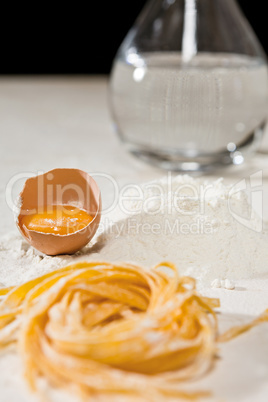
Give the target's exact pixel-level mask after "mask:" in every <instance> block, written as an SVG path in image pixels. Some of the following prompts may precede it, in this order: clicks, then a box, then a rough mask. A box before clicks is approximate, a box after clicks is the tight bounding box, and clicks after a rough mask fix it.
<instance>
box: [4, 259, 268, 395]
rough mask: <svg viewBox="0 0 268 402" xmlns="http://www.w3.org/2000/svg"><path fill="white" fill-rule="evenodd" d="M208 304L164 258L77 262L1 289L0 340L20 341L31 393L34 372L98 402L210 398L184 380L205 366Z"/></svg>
mask: <svg viewBox="0 0 268 402" xmlns="http://www.w3.org/2000/svg"><path fill="white" fill-rule="evenodd" d="M2 295H5V292H2ZM215 307H219V300H218V299H210V298H205V297H201V296H200V295H198V293H197V291H196V289H195V280H194V279H193V278H189V277H181V276H179V274H178V272H177V269H176V267H175V266H174V265H172V264H171V263H169V262H163V263H162V264H160V265H158V266H156V267H155V268H154V269H151V270H148V271H146V270H144V269H142V268H141V267H138V266H135V265H131V264H118V265H117V264H111V263H106V262H83V263H78V264H74V265H70V266H67V267H65V268H62V269H59V270H57V271H54V272H52V273H50V274H47V275H44V276H42V277H39V278H37V279H34V280H32V281H29V282H27V283H25V284H23V285H20V286H17V287H14V288H9V289H8V292H7V294H6V295H5V296H4V299H3V300H2V302H1V303H0V346H2V347H6V346H8V345H10V344H11V343H14V342H16V343H17V344H18V348H19V351H20V353H21V356H22V358H23V361H24V365H25V371H26V378H27V380H28V382H29V384H30V385H31V387H32V388H33V389H35V388H36V381H37V378H38V376H40V375H41V376H45V377H46V378H47V380H48V381H49V382H50V383H51V384H53V385H56V386H59V387H62V388H67V387H68V386H69V385H70V384H72V386H75V387H76V388H77V393H78V394H82V395H86V396H87V397H92V398H93V400H94V398H95V399H96V400H98V401H107V400H109V401H112V400H113V398H115V399H114V400H116V401H120V400H121V399H120V398H122V400H123V401H132V400H133V401H134V400H135V401H152V400H153V401H155V402H157V401H173V400H174V401H175V400H176V401H178V400H185V399H188V400H195V399H197V398H200V397H202V396H207V395H208V394H207V393H202V392H189V391H187V390H185V388H184V386H185V383H186V382H187V381H188V380H192V379H194V378H196V377H198V376H200V375H201V374H203V373H204V372H206V371H207V370H208V369H209V368H210V367H211V366H212V364H213V361H214V357H215V353H216V349H217V336H218V331H217V318H216V314H215V311H214V308H215ZM266 318H267V317H266ZM253 325H255V324H253ZM239 331H240V332H243V330H241V328H240V329H239V330H238V332H236V333H239ZM236 333H235V332H234V333H230V334H229V335H228V334H227V338H228V337H229V338H232V337H234V336H235V335H236ZM222 340H224V337H223V339H222ZM89 399H90V398H89Z"/></svg>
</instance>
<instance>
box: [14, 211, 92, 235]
mask: <svg viewBox="0 0 268 402" xmlns="http://www.w3.org/2000/svg"><path fill="white" fill-rule="evenodd" d="M92 219H93V218H92V216H91V215H89V214H88V213H87V212H86V211H84V210H83V209H79V208H77V207H74V206H71V205H52V206H48V207H46V210H45V211H44V212H43V211H42V213H37V214H33V215H25V216H24V217H23V218H22V220H21V223H22V225H25V226H26V228H27V229H29V230H34V231H36V232H42V233H53V234H58V235H67V234H70V233H74V232H77V231H78V230H81V229H84V228H85V227H86V226H87V225H88V224H89V223H90V222H91V221H92Z"/></svg>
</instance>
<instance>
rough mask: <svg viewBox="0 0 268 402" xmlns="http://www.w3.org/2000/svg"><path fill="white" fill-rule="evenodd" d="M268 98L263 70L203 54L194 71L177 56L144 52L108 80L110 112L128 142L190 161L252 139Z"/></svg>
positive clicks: (235, 58) (252, 62) (242, 60)
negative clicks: (186, 157) (181, 156)
mask: <svg viewBox="0 0 268 402" xmlns="http://www.w3.org/2000/svg"><path fill="white" fill-rule="evenodd" d="M136 56H137V55H136ZM129 60H131V62H129ZM267 92H268V82H267V66H266V64H264V63H262V62H260V61H259V60H257V59H253V58H250V57H247V56H240V55H229V54H218V55H213V54H205V53H204V54H202V53H201V54H200V55H197V56H196V57H195V58H194V62H192V64H191V65H190V66H189V65H187V66H184V65H183V63H182V61H181V56H180V55H178V54H174V53H164V52H163V53H152V54H143V55H141V56H139V57H132V58H131V57H129V58H128V62H126V61H125V60H120V59H119V60H118V61H117V62H116V64H115V65H114V68H113V72H112V78H111V105H112V112H113V116H114V120H115V122H116V126H117V129H118V131H119V133H120V135H121V137H122V139H123V140H124V142H126V143H128V144H133V145H134V146H135V147H137V148H139V147H140V148H141V149H148V150H152V151H153V152H156V153H157V152H158V150H159V152H162V153H163V151H164V152H165V153H166V154H168V153H169V154H175V153H176V152H177V153H178V154H181V155H186V156H188V157H189V158H190V159H191V158H192V159H194V156H195V155H200V154H217V153H223V152H234V151H236V150H237V149H242V148H243V146H244V145H245V144H247V145H248V143H249V142H250V141H251V140H250V139H251V137H252V141H253V139H254V138H253V137H254V135H253V133H256V130H258V128H260V127H261V126H262V125H263V124H264V123H265V121H266V117H267Z"/></svg>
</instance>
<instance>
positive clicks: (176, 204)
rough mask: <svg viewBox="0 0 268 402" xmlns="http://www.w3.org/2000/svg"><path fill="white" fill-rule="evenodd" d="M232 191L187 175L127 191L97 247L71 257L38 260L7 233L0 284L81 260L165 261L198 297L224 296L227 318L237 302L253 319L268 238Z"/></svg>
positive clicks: (106, 220) (262, 289)
mask: <svg viewBox="0 0 268 402" xmlns="http://www.w3.org/2000/svg"><path fill="white" fill-rule="evenodd" d="M236 190H237V189H234V188H231V187H230V186H229V187H228V186H225V185H224V184H223V181H222V180H221V179H218V180H217V181H215V182H208V181H204V180H203V181H202V180H198V179H193V178H191V177H189V176H187V175H184V176H176V177H173V178H171V177H165V178H163V179H160V180H157V181H154V182H149V183H145V184H143V185H142V186H132V187H131V188H128V190H127V191H126V192H125V193H124V194H122V196H121V198H120V199H119V201H118V204H117V207H116V209H115V210H113V211H112V212H110V214H109V215H108V214H103V217H102V223H101V226H100V230H99V232H98V233H99V234H98V235H97V236H96V237H95V239H94V242H92V243H90V244H89V245H88V246H86V247H85V248H84V249H83V250H82V251H81V252H79V253H77V254H76V255H74V256H58V257H48V256H40V255H39V253H38V252H36V251H35V250H34V249H33V248H32V247H31V246H29V245H28V244H27V243H26V242H25V241H24V240H23V239H22V238H21V236H20V234H19V233H18V232H14V233H10V234H7V235H6V236H5V237H3V238H2V239H0V282H1V284H2V286H10V285H15V284H19V283H22V282H24V281H27V280H29V279H31V278H33V277H36V276H40V275H42V274H45V273H47V272H50V271H52V270H54V269H56V268H58V267H61V266H64V265H66V264H68V263H72V262H73V261H74V260H78V259H99V260H111V261H120V260H121V261H129V262H134V263H138V264H142V265H144V266H146V267H151V266H153V265H155V264H157V263H159V262H161V261H164V260H169V261H171V262H173V263H175V264H176V266H177V267H178V269H179V271H180V273H182V274H184V275H190V276H193V277H195V278H196V279H197V280H198V287H199V290H200V291H202V292H205V293H206V294H208V295H213V296H221V297H223V298H225V296H226V292H227V294H228V297H226V304H224V309H225V311H232V309H233V304H232V303H233V302H234V298H235V304H236V307H237V312H239V313H244V312H246V313H252V314H255V313H258V312H260V311H262V310H263V309H264V307H266V306H265V305H264V301H265V294H266V289H267V281H268V263H267V261H268V247H267V244H268V242H267V240H268V236H267V233H265V232H263V231H262V230H261V224H262V221H261V219H260V218H259V217H258V216H257V215H256V214H255V213H254V211H253V210H252V208H251V206H250V205H249V203H248V201H247V196H246V194H245V193H244V192H241V191H236ZM241 219H242V223H241ZM217 283H219V284H220V286H218V285H217ZM234 287H235V290H234ZM241 289H247V292H244V293H243V292H241ZM230 290H232V292H230ZM239 290H240V291H239ZM215 292H216V293H215ZM250 292H251V293H250ZM231 293H234V294H233V295H232V296H231V295H230V294H231ZM242 293H243V294H242ZM249 296H251V297H253V298H254V303H252V299H250V297H249ZM229 301H230V302H229ZM266 304H268V303H267V300H266Z"/></svg>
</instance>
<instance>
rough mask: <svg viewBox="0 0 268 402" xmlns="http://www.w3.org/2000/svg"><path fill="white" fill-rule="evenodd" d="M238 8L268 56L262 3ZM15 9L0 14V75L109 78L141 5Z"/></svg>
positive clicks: (125, 0) (120, 2)
mask: <svg viewBox="0 0 268 402" xmlns="http://www.w3.org/2000/svg"><path fill="white" fill-rule="evenodd" d="M222 1H226V0H222ZM238 3H239V4H240V6H241V8H242V10H243V12H244V14H245V15H246V17H247V19H248V20H249V22H250V24H251V25H252V27H253V29H254V30H255V32H256V34H257V36H258V37H259V40H260V42H261V44H262V45H263V47H264V49H265V51H266V53H268V28H267V25H268V14H267V13H266V12H265V10H264V5H265V2H263V1H261V0H255V1H253V0H238ZM20 4H21V5H17V4H16V3H15V2H14V3H13V4H12V5H11V6H9V9H7V10H4V9H2V12H1V14H0V34H1V36H0V74H107V73H109V72H110V68H111V64H112V60H113V58H114V56H115V53H116V51H117V49H118V47H119V45H120V44H121V42H122V40H123V39H124V37H125V35H126V33H127V32H128V30H129V29H130V27H131V26H132V24H133V22H134V21H135V19H136V17H137V16H138V14H139V12H140V11H141V9H142V8H143V6H144V4H145V0H116V1H112V0H108V1H107V2H106V3H105V2H104V1H101V0H95V1H94V0H93V1H92V0H91V1H87V2H86V3H85V2H73V3H69V5H67V4H68V3H67V2H62V3H59V2H54V3H52V4H50V3H37V2H36V3H33V4H31V5H25V4H26V2H21V3H20ZM27 4H29V3H27ZM60 4H62V5H60Z"/></svg>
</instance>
